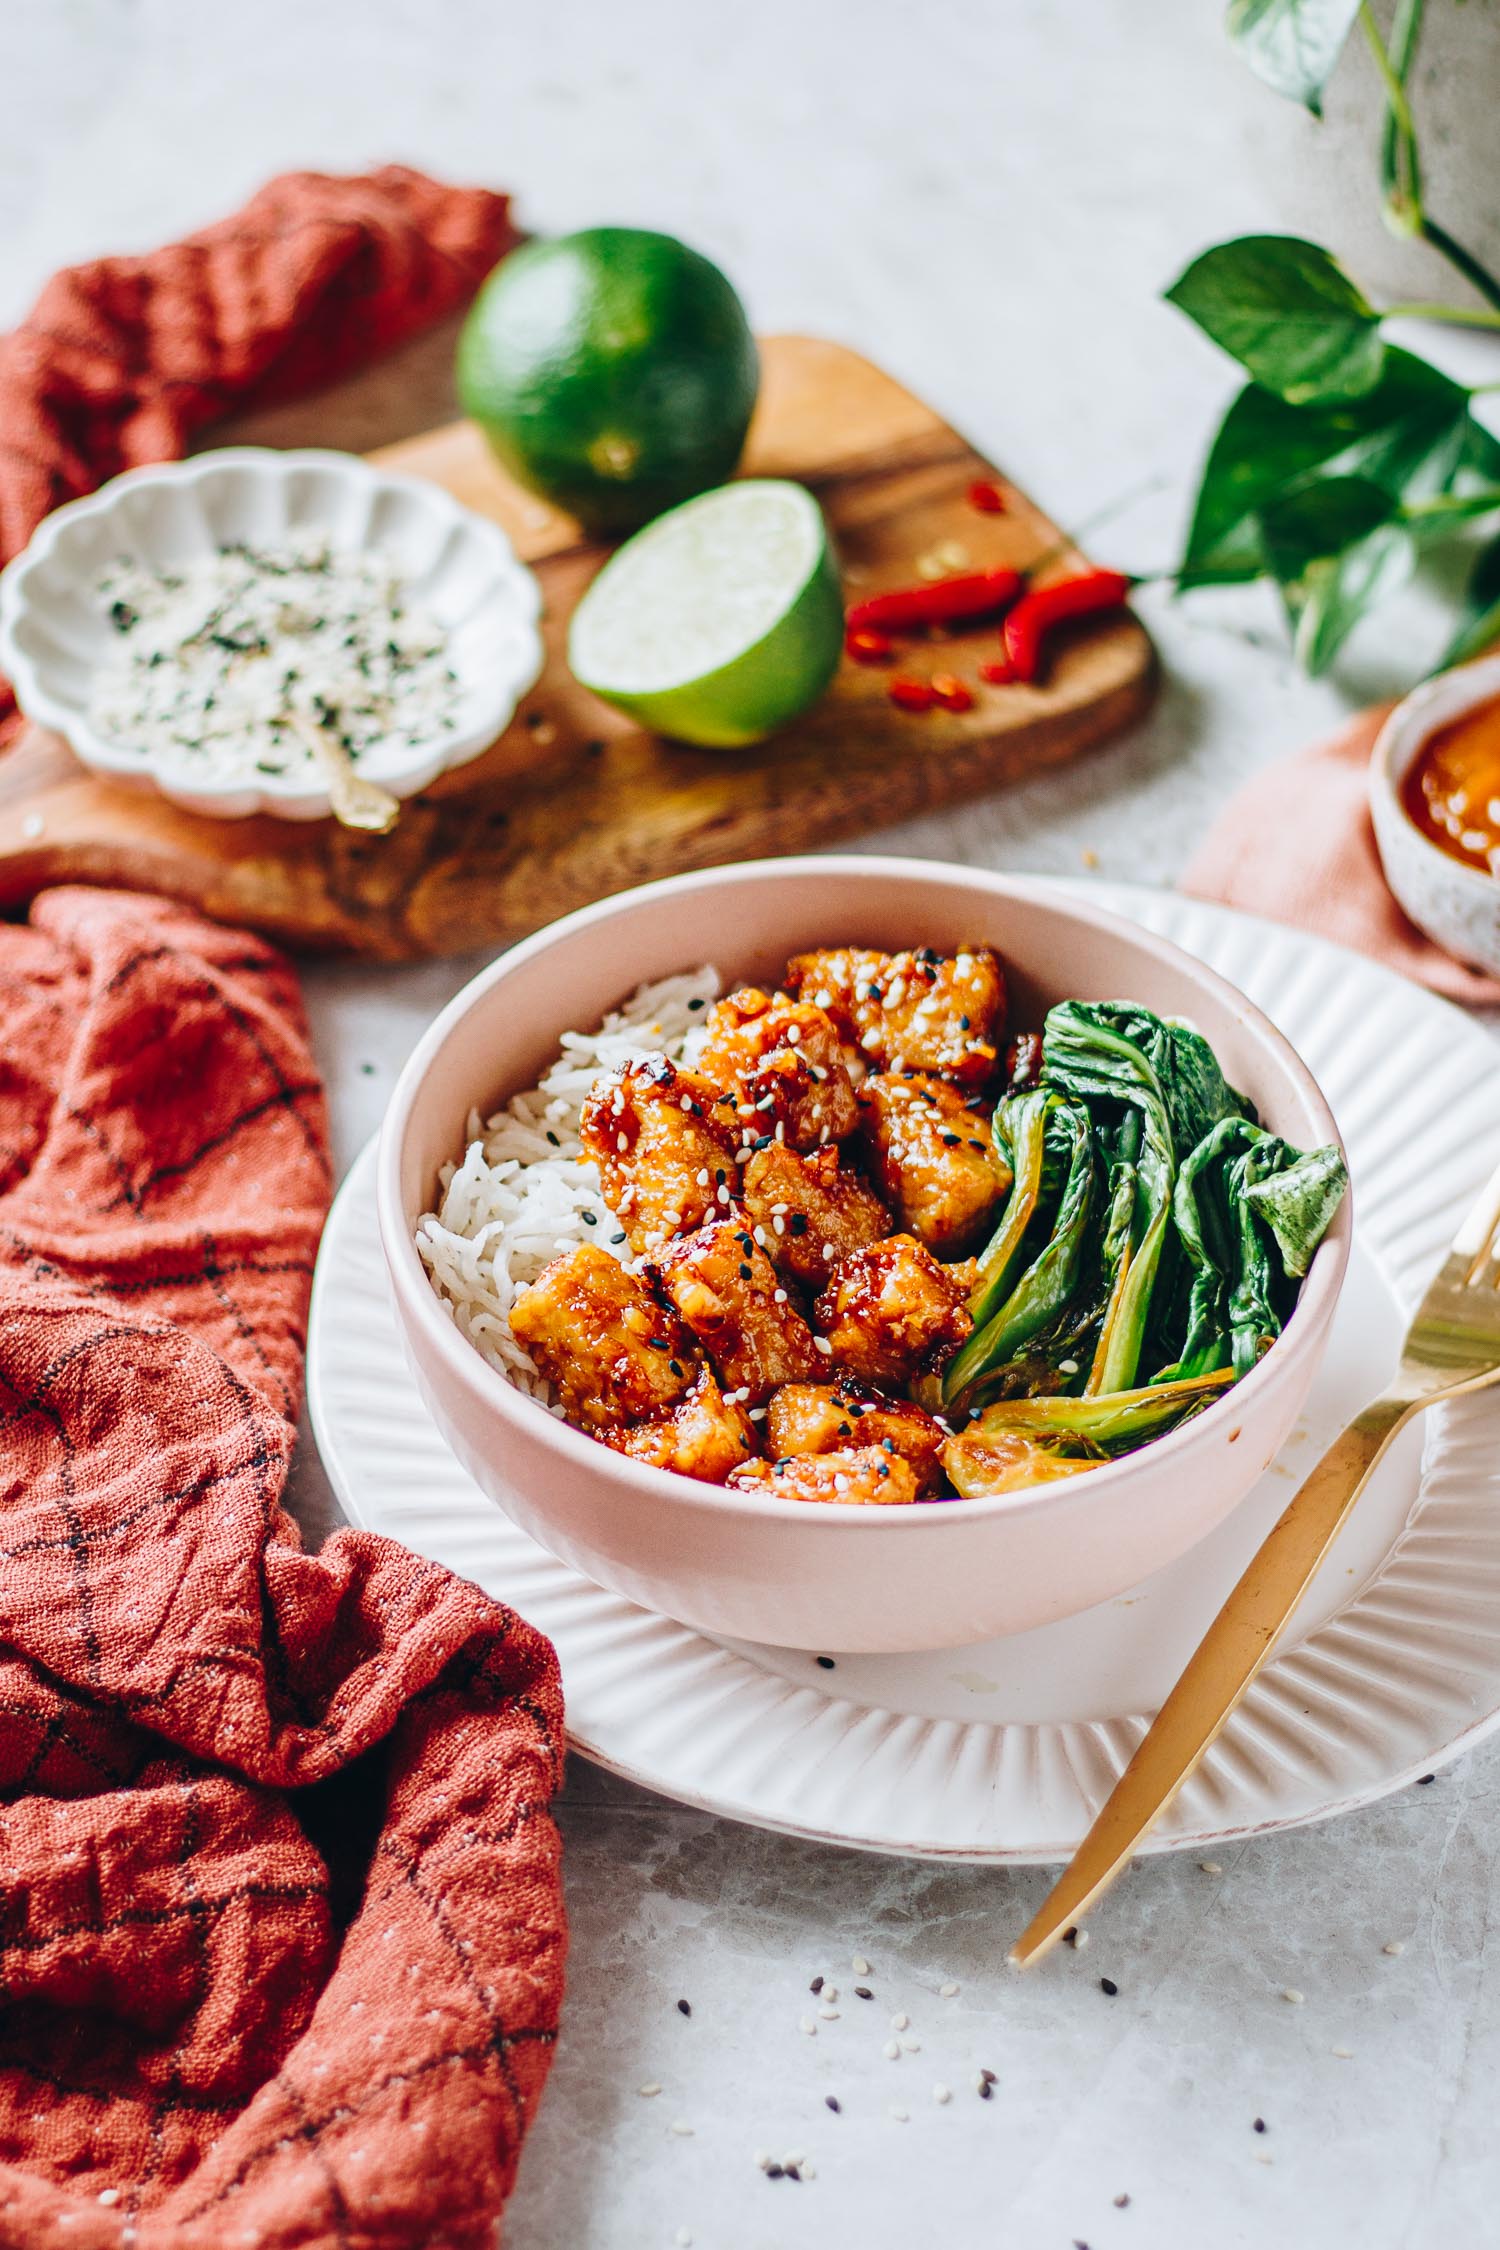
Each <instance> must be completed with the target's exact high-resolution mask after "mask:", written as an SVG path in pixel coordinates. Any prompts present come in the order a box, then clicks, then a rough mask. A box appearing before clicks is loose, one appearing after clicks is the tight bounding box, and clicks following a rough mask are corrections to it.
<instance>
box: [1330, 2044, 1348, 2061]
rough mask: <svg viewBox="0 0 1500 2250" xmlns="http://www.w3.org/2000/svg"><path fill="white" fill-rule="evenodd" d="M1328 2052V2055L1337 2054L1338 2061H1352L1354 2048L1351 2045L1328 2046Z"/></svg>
mask: <svg viewBox="0 0 1500 2250" xmlns="http://www.w3.org/2000/svg"><path fill="white" fill-rule="evenodd" d="M1328 2052H1329V2053H1330V2055H1337V2056H1338V2059H1339V2061H1340V2062H1352V2061H1353V2060H1354V2049H1353V2048H1352V2047H1330V2048H1329V2050H1328Z"/></svg>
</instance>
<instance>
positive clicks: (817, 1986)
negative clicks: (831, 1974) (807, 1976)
mask: <svg viewBox="0 0 1500 2250" xmlns="http://www.w3.org/2000/svg"><path fill="white" fill-rule="evenodd" d="M807 1989H808V1991H809V1992H811V1993H812V1994H814V1995H815V1996H816V1994H818V1993H820V1992H821V1991H822V1989H823V1979H822V1978H821V1977H814V1978H813V1980H812V1983H811V1984H810V1985H809V1986H808V1988H807Z"/></svg>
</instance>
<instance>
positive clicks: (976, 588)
mask: <svg viewBox="0 0 1500 2250" xmlns="http://www.w3.org/2000/svg"><path fill="white" fill-rule="evenodd" d="M1020 591H1021V577H1020V573H1019V572H1018V571H1014V570H970V571H965V572H964V573H963V575H962V576H961V577H959V578H934V579H932V580H930V581H929V583H928V584H926V585H924V586H902V587H898V588H897V589H896V590H895V591H894V592H892V593H889V594H871V595H870V597H869V599H868V600H867V601H862V602H855V603H853V604H852V605H851V607H850V609H849V612H848V615H847V617H846V619H845V623H846V625H847V626H848V629H849V631H850V632H851V633H858V632H863V631H866V630H868V629H873V630H874V631H876V632H880V633H899V632H903V631H910V630H911V629H912V628H913V627H916V626H920V625H951V624H955V623H956V622H957V621H958V620H959V619H960V618H969V617H988V616H989V615H990V614H991V613H992V612H993V611H995V610H997V609H1004V608H1005V607H1006V605H1007V603H1009V602H1013V601H1014V600H1015V598H1016V596H1017V594H1019V593H1020Z"/></svg>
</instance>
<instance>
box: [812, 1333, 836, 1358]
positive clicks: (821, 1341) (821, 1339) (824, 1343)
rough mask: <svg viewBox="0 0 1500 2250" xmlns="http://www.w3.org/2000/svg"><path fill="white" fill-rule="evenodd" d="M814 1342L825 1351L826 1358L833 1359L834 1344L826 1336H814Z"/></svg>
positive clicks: (819, 1348)
mask: <svg viewBox="0 0 1500 2250" xmlns="http://www.w3.org/2000/svg"><path fill="white" fill-rule="evenodd" d="M813 1343H814V1345H815V1346H816V1347H817V1349H818V1350H819V1351H820V1352H822V1353H823V1355H824V1357H825V1358H827V1359H832V1357H833V1346H832V1344H830V1343H829V1341H828V1338H827V1337H826V1336H814V1338H813Z"/></svg>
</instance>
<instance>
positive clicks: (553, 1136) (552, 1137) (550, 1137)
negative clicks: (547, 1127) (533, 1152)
mask: <svg viewBox="0 0 1500 2250" xmlns="http://www.w3.org/2000/svg"><path fill="white" fill-rule="evenodd" d="M547 1138H548V1140H549V1141H550V1142H551V1143H552V1146H553V1147H554V1148H561V1147H562V1142H561V1141H560V1140H559V1139H558V1137H557V1135H556V1134H555V1133H554V1132H551V1131H549V1132H548V1134H547Z"/></svg>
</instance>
